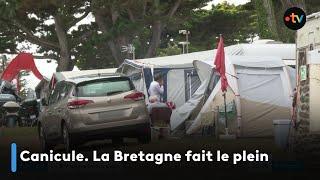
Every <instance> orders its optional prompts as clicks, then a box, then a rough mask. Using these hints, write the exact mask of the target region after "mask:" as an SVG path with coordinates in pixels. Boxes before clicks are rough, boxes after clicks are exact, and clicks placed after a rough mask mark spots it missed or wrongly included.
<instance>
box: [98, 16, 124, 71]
mask: <svg viewBox="0 0 320 180" xmlns="http://www.w3.org/2000/svg"><path fill="white" fill-rule="evenodd" d="M94 17H95V20H96V22H97V25H98V27H99V29H100V30H101V31H102V32H103V33H104V34H108V33H109V32H108V29H107V25H106V23H105V22H104V20H103V16H102V15H100V14H99V13H98V12H97V13H94ZM107 45H108V47H109V48H110V51H111V54H112V57H113V58H114V60H115V62H116V65H120V64H121V55H120V49H118V48H117V46H116V44H115V43H114V42H113V41H112V40H108V41H107Z"/></svg>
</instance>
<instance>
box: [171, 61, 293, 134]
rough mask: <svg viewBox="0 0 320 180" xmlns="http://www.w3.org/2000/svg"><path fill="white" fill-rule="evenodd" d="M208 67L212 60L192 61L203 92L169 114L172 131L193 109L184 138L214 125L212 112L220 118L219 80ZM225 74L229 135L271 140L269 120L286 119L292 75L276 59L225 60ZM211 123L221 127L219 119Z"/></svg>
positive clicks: (220, 96) (270, 122) (221, 99)
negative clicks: (227, 84)
mask: <svg viewBox="0 0 320 180" xmlns="http://www.w3.org/2000/svg"><path fill="white" fill-rule="evenodd" d="M212 64H213V61H212V60H209V61H194V66H195V68H196V70H197V72H198V73H199V72H201V73H199V74H201V75H200V79H201V81H202V85H204V86H205V87H207V89H206V90H202V92H203V94H200V95H198V96H196V97H193V98H191V99H190V101H194V102H196V103H190V101H188V102H187V103H186V104H185V105H183V106H182V107H181V108H178V109H177V110H176V111H175V112H174V113H173V115H172V117H171V127H172V129H176V128H178V127H179V126H180V125H181V124H183V122H184V121H185V120H186V119H187V118H190V116H191V115H192V112H194V111H196V109H198V112H197V113H194V114H195V115H194V117H193V118H194V121H193V122H192V123H191V125H190V127H187V134H193V133H196V132H197V131H198V130H200V129H201V127H202V126H203V124H205V123H204V122H206V123H207V121H214V120H215V119H214V118H213V117H214V114H213V113H214V111H218V112H217V113H219V114H220V115H221V116H223V113H221V110H220V111H219V110H217V107H220V108H219V109H223V107H224V104H223V97H222V92H221V90H220V80H219V76H218V75H217V74H216V73H215V72H212V71H214V69H213V65H212ZM211 69H212V70H211ZM226 71H227V78H228V82H229V89H228V92H227V104H228V108H227V109H228V110H227V111H228V118H230V119H229V121H228V127H229V129H230V131H231V132H234V133H238V135H240V136H249V137H260V136H271V135H272V120H275V119H290V107H291V97H290V95H291V94H292V90H293V87H294V86H295V85H294V84H292V82H294V81H292V80H291V79H290V78H291V77H294V71H293V70H292V68H290V67H288V66H286V65H285V64H284V62H283V61H282V59H281V58H280V57H276V56H274V57H269V56H226ZM208 81H209V82H211V83H210V85H208ZM199 89H200V88H199ZM206 93H208V94H207V97H206ZM199 99H200V100H199ZM199 104H200V105H199ZM199 107H200V109H199ZM187 112H188V113H187ZM191 119H192V118H191ZM215 122H217V123H219V124H220V127H221V124H223V123H224V121H223V120H222V121H221V119H218V120H215ZM212 123H213V122H212ZM222 127H224V125H222Z"/></svg>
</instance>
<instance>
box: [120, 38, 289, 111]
mask: <svg viewBox="0 0 320 180" xmlns="http://www.w3.org/2000/svg"><path fill="white" fill-rule="evenodd" d="M215 51H216V50H209V51H201V52H194V53H189V54H181V55H175V56H166V57H157V58H147V59H137V60H129V59H126V60H125V61H124V63H123V64H122V65H121V66H120V67H119V68H118V70H117V71H118V72H120V73H124V74H126V75H129V76H131V78H132V80H133V82H134V84H135V86H136V88H137V89H138V90H140V91H141V92H144V93H145V94H146V95H147V94H148V93H147V89H148V88H149V85H150V83H151V82H152V80H153V75H154V74H157V73H161V74H163V75H164V81H165V85H164V90H165V92H164V100H168V101H173V102H174V103H175V104H176V106H177V107H180V106H182V105H183V104H184V103H186V102H187V101H188V100H189V99H191V97H192V95H194V94H196V95H197V94H198V95H199V94H203V93H202V92H201V90H205V88H203V87H204V85H203V86H202V88H200V89H199V87H200V84H201V82H202V81H201V73H202V72H201V71H195V69H194V66H193V61H194V60H199V61H205V60H208V59H213V58H214V54H215ZM225 52H226V54H227V55H239V56H256V55H259V56H268V55H270V54H271V55H272V56H277V57H280V58H281V59H282V60H283V61H285V62H286V63H288V64H290V65H291V64H294V63H295V45H294V44H237V45H232V46H228V47H225ZM147 97H148V96H147Z"/></svg>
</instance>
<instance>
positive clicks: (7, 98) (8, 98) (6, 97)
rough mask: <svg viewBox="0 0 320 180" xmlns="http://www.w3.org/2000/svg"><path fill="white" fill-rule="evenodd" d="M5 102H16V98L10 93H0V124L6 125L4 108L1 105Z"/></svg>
mask: <svg viewBox="0 0 320 180" xmlns="http://www.w3.org/2000/svg"><path fill="white" fill-rule="evenodd" d="M7 102H16V98H15V97H14V96H13V95H12V94H0V111H1V112H0V116H1V118H0V126H2V125H4V126H6V119H5V116H6V110H5V108H3V105H4V104H5V103H7Z"/></svg>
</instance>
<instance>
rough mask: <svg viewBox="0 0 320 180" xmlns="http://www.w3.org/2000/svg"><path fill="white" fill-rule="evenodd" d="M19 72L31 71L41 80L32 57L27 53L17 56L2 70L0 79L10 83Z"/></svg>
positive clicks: (41, 77)
mask: <svg viewBox="0 0 320 180" xmlns="http://www.w3.org/2000/svg"><path fill="white" fill-rule="evenodd" d="M21 70H27V71H32V72H33V74H34V75H35V76H36V77H37V78H38V79H40V80H41V79H43V76H42V75H41V73H40V72H39V70H38V69H37V67H36V64H35V63H34V59H33V56H32V55H31V54H29V53H20V54H18V55H17V56H16V57H15V58H14V59H13V60H12V61H11V62H10V64H9V65H8V67H7V68H6V69H5V70H4V72H3V74H2V76H1V79H2V80H6V81H9V82H11V81H12V80H13V79H14V78H15V77H16V76H17V75H18V74H19V72H20V71H21Z"/></svg>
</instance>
